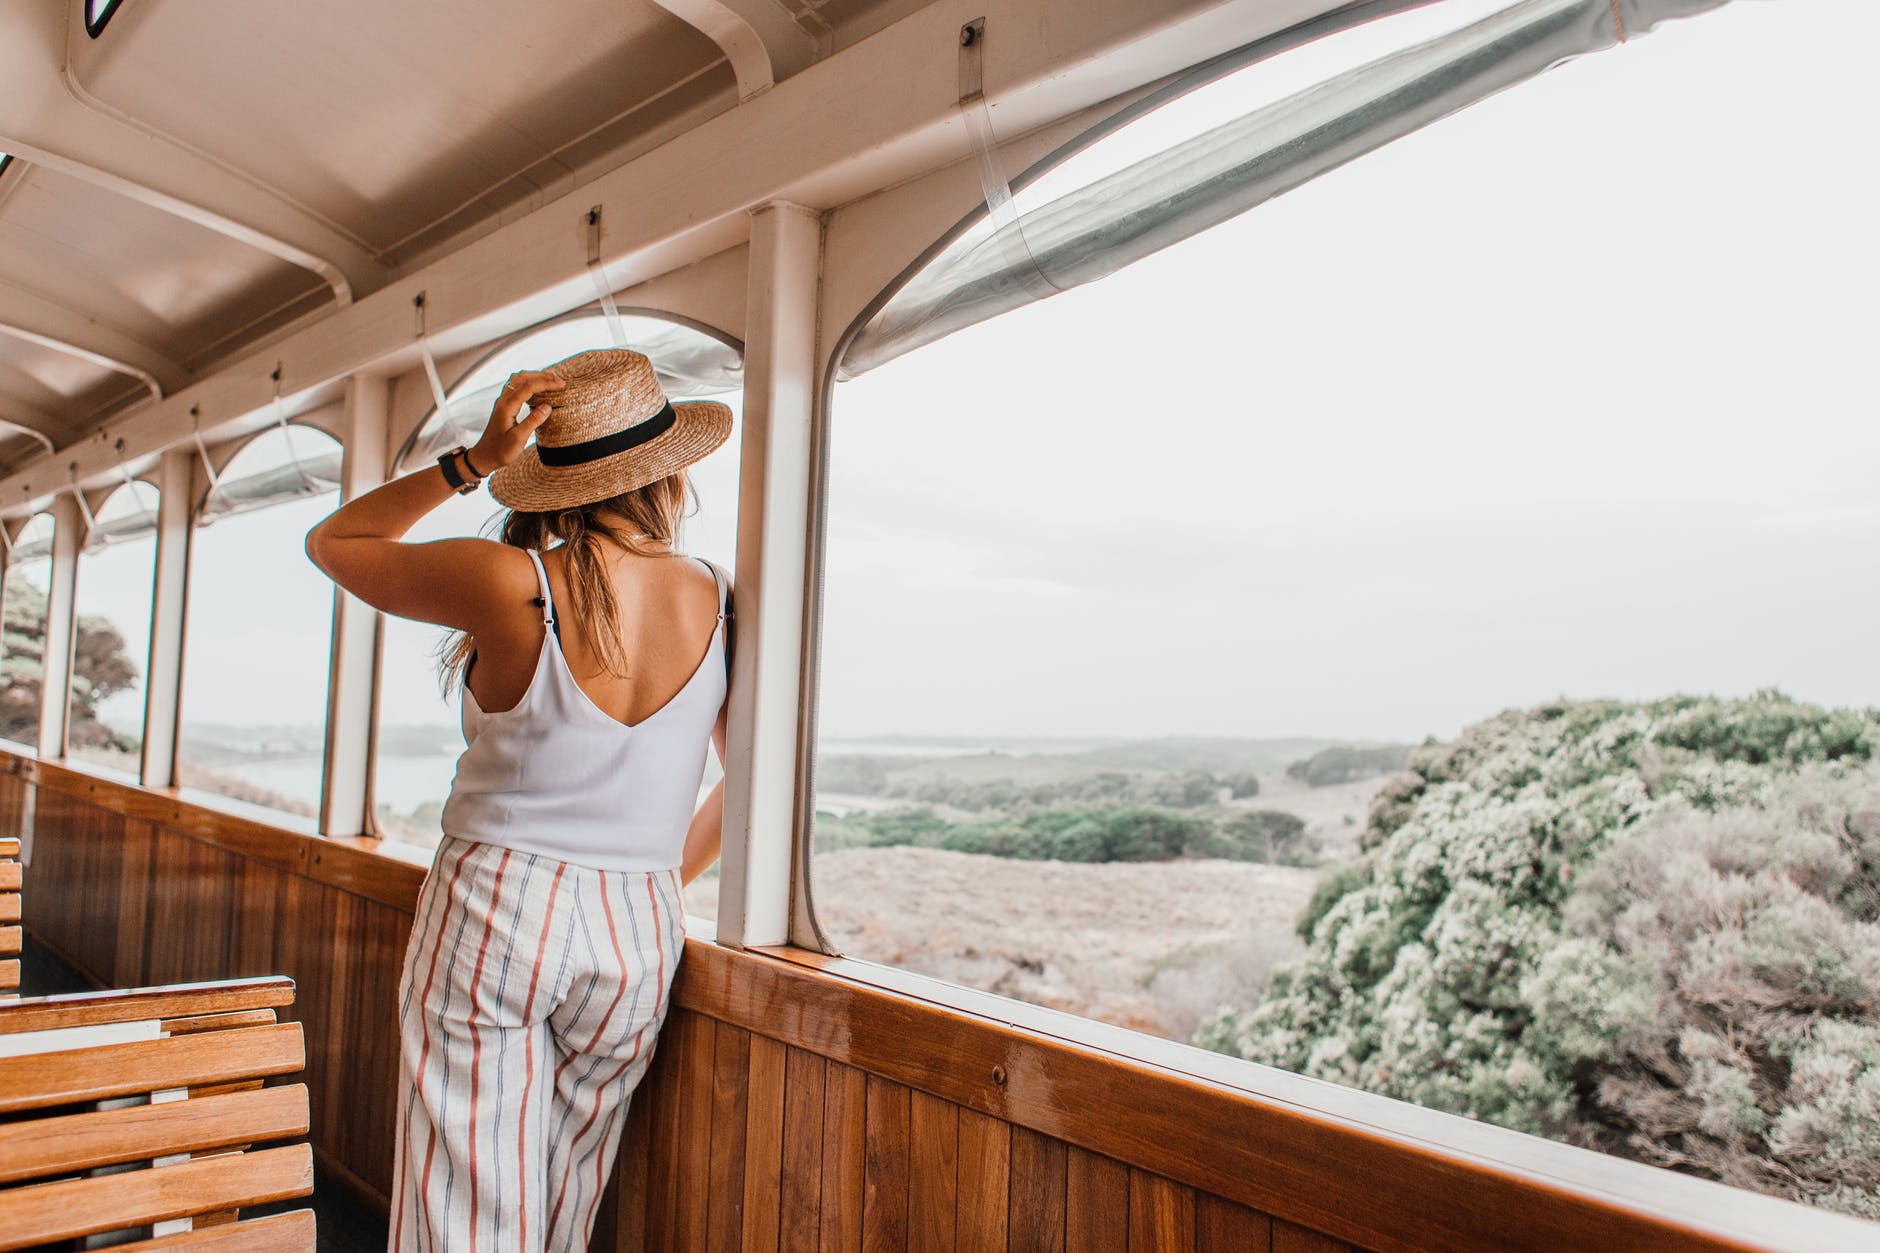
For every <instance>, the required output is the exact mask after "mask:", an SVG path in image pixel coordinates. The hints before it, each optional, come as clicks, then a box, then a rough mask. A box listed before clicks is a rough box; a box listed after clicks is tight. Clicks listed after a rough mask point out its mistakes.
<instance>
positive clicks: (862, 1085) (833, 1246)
mask: <svg viewBox="0 0 1880 1253" xmlns="http://www.w3.org/2000/svg"><path fill="white" fill-rule="evenodd" d="M867 1147H868V1076H867V1075H866V1074H864V1073H862V1072H861V1071H859V1070H857V1069H855V1067H853V1066H844V1065H841V1064H840V1063H833V1062H832V1063H830V1065H829V1067H828V1071H827V1073H826V1075H825V1077H824V1080H823V1164H822V1180H823V1182H822V1237H821V1249H822V1253H861V1248H862V1200H863V1180H862V1173H863V1165H864V1162H865V1160H866V1154H867Z"/></svg>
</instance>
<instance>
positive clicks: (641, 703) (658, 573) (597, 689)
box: [467, 546, 719, 725]
mask: <svg viewBox="0 0 1880 1253" xmlns="http://www.w3.org/2000/svg"><path fill="white" fill-rule="evenodd" d="M541 557H542V564H543V566H544V567H545V568H546V570H547V573H548V585H549V588H550V590H551V592H552V594H553V597H554V602H555V604H556V605H558V606H560V607H561V608H562V609H563V610H569V609H571V608H572V606H573V605H574V600H573V597H572V595H571V594H570V587H569V571H568V563H567V559H566V554H565V553H564V551H563V550H562V549H561V548H560V547H556V548H551V549H549V550H547V551H546V552H544V553H542V554H541ZM601 559H602V564H603V566H604V567H605V568H606V572H607V575H608V582H609V584H610V586H611V587H612V588H613V593H614V601H615V605H616V612H617V615H618V625H619V632H618V634H617V636H616V639H617V641H618V644H619V648H620V651H621V653H623V654H624V655H625V656H626V658H627V659H628V667H627V672H626V673H625V674H613V673H610V672H609V671H608V669H607V667H606V666H605V665H604V664H603V663H602V660H601V654H600V652H599V650H598V649H597V648H596V640H595V639H594V637H593V630H594V625H595V624H592V623H588V622H583V621H580V620H578V619H577V617H576V616H575V615H574V614H573V613H571V612H564V613H562V614H561V615H559V624H560V633H559V639H560V644H561V651H562V655H563V656H564V657H566V658H567V660H568V668H569V669H570V670H571V671H572V672H573V673H574V676H575V682H576V683H577V685H579V687H580V688H581V690H582V692H584V693H585V694H586V695H587V697H588V699H589V700H591V701H593V702H594V704H595V706H596V707H597V708H599V709H600V710H601V711H602V712H603V713H605V714H607V716H608V717H610V718H613V719H614V720H616V721H618V722H621V723H625V724H629V725H638V724H639V723H641V722H644V721H645V720H646V719H647V718H648V717H649V716H650V715H652V714H653V713H654V712H656V711H657V710H659V709H660V708H661V707H662V706H664V705H665V704H666V703H667V702H668V701H670V700H671V699H672V697H673V696H674V695H676V694H677V693H678V691H679V690H680V688H681V687H683V686H684V685H685V683H686V682H687V681H688V680H689V679H690V678H691V677H692V674H693V672H694V671H695V670H697V669H698V668H699V661H700V659H701V658H702V657H703V656H704V653H705V650H706V649H707V648H709V647H710V643H711V637H712V633H713V631H714V630H715V628H716V624H717V616H718V613H719V594H718V583H717V579H716V578H715V577H714V574H713V571H712V568H711V567H710V566H708V565H706V564H705V563H704V562H702V561H699V560H694V559H688V558H686V557H684V556H681V555H679V554H670V555H664V554H662V555H659V556H642V555H640V554H638V553H632V552H627V551H625V550H623V549H620V548H615V547H612V546H609V547H608V548H606V549H603V550H602V554H601ZM503 567H504V568H503V569H502V570H500V571H491V572H490V573H491V574H492V575H493V576H495V577H497V578H499V579H500V580H501V583H502V586H503V589H504V590H505V591H506V592H507V593H508V595H506V596H505V597H504V599H505V600H506V601H507V602H510V603H512V604H513V612H511V613H510V614H509V615H508V616H507V618H506V620H505V621H504V622H502V623H501V624H499V626H498V629H496V630H494V631H491V630H485V631H484V632H481V633H479V634H478V636H477V639H476V647H477V663H476V666H475V667H474V669H473V671H472V674H471V677H470V679H469V680H468V681H467V686H468V687H469V688H470V690H471V692H472V694H473V695H474V696H475V698H476V701H477V704H478V706H479V707H480V708H482V709H484V710H507V709H512V708H514V707H515V705H516V704H517V703H518V702H519V701H520V700H521V699H522V696H523V693H524V691H525V690H526V689H527V687H528V686H529V681H530V679H531V678H532V677H533V675H534V674H535V668H536V661H537V655H538V653H539V652H540V647H541V641H542V611H541V607H540V606H539V605H537V604H535V603H534V602H535V601H536V600H537V598H539V597H540V595H541V592H540V590H539V588H538V586H537V580H536V575H535V570H534V568H533V566H532V565H531V564H530V563H529V562H528V561H527V560H526V559H525V554H523V553H522V552H520V551H517V552H516V553H515V557H514V559H513V560H510V561H506V562H504V563H503Z"/></svg>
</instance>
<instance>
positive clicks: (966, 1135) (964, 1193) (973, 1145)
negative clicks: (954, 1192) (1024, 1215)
mask: <svg viewBox="0 0 1880 1253" xmlns="http://www.w3.org/2000/svg"><path fill="white" fill-rule="evenodd" d="M959 1137H960V1147H959V1154H960V1183H959V1197H958V1203H957V1212H958V1218H957V1220H956V1221H957V1223H958V1226H957V1228H956V1230H955V1233H954V1234H955V1239H956V1240H957V1242H958V1243H957V1244H956V1246H955V1247H957V1248H958V1249H959V1250H960V1253H1003V1251H1004V1249H1005V1246H1006V1204H1007V1201H1008V1199H1009V1191H1010V1187H1011V1150H1012V1126H1011V1124H1010V1123H1007V1122H1002V1121H1000V1120H999V1119H997V1118H992V1117H988V1116H987V1115H985V1114H981V1113H978V1112H977V1111H975V1110H970V1109H962V1110H961V1111H960V1131H959Z"/></svg>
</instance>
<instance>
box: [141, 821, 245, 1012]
mask: <svg viewBox="0 0 1880 1253" xmlns="http://www.w3.org/2000/svg"><path fill="white" fill-rule="evenodd" d="M156 843H157V833H156V829H155V828H154V827H152V826H151V824H150V823H148V822H140V821H136V820H134V819H127V820H126V821H125V823H124V838H123V843H122V845H121V846H120V848H119V850H118V865H117V881H118V908H117V946H116V949H115V951H114V952H113V953H112V957H111V978H110V980H109V982H110V984H111V986H113V987H138V986H140V985H143V984H147V983H149V982H151V979H150V953H149V951H148V950H149V947H150V938H149V936H148V935H147V934H146V932H147V930H148V928H149V922H150V857H151V853H152V850H153V849H154V848H155V847H156ZM280 921H281V920H280V916H279V915H278V914H277V915H276V916H275V925H276V926H279V925H280ZM267 969H268V970H269V971H272V970H274V969H275V967H268V968H267ZM256 973H262V972H259V971H258V972H256Z"/></svg>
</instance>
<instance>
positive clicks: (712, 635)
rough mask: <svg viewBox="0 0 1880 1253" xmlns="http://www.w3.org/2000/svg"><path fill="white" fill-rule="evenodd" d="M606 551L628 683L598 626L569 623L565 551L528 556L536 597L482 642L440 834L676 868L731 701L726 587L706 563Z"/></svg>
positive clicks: (577, 859) (605, 862) (633, 865)
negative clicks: (614, 666) (606, 652)
mask: <svg viewBox="0 0 1880 1253" xmlns="http://www.w3.org/2000/svg"><path fill="white" fill-rule="evenodd" d="M603 553H604V554H605V555H604V556H603V557H602V559H601V561H600V563H599V564H600V567H601V571H602V573H603V574H604V576H605V577H606V578H607V579H608V583H609V586H610V587H611V589H612V591H613V595H614V600H615V606H616V619H617V622H618V626H619V634H618V637H617V643H618V645H619V651H620V652H621V653H623V654H624V655H625V657H626V660H627V665H626V666H625V668H624V673H610V672H609V671H608V669H607V668H606V667H605V666H603V665H602V664H601V650H602V648H603V641H601V640H599V639H598V638H597V637H596V634H595V631H596V628H597V627H598V626H599V624H598V623H596V622H584V621H582V620H581V619H580V618H578V617H576V616H574V615H573V614H572V613H570V612H568V610H570V609H571V608H572V606H573V604H574V603H575V598H574V596H573V592H572V588H571V585H570V582H569V571H568V568H567V564H566V562H565V560H563V555H562V552H561V550H560V549H551V550H549V551H548V552H547V553H545V554H542V555H541V556H540V557H539V558H538V557H537V555H536V554H535V553H519V554H518V555H520V556H522V557H524V558H525V560H526V561H527V562H528V564H529V568H530V578H531V580H532V582H533V583H534V587H533V589H526V588H525V589H519V590H532V591H533V593H534V594H533V595H528V596H522V595H517V596H514V597H513V599H514V602H515V605H516V611H515V612H514V613H513V614H508V613H506V614H504V615H503V616H502V618H501V619H500V620H498V621H496V622H494V623H492V624H491V625H490V627H486V629H485V630H484V631H482V632H479V633H478V635H477V638H476V645H477V660H476V661H475V664H474V665H473V666H472V667H471V670H470V673H469V675H468V677H467V679H466V682H465V685H464V703H463V717H462V723H463V732H464V739H465V741H466V745H467V746H466V747H465V749H464V752H463V755H462V756H461V757H460V758H459V759H458V763H457V776H456V779H455V780H454V781H453V783H452V786H451V795H450V799H449V800H448V801H447V802H446V803H445V806H444V814H443V826H444V830H445V831H446V833H448V834H450V835H452V836H455V837H457V838H460V839H471V840H478V841H482V842H485V843H491V844H500V845H503V846H505V847H510V848H515V849H519V850H521V851H524V852H530V853H542V854H546V855H549V856H552V857H555V858H558V859H561V860H563V861H569V862H573V863H576V864H579V865H585V866H591V867H594V868H596V869H601V870H666V869H671V868H673V867H676V866H678V865H679V864H680V858H681V855H682V851H683V846H684V841H685V835H686V828H687V825H688V823H689V822H690V820H691V817H692V814H693V812H694V811H695V809H696V808H697V804H698V789H699V782H700V780H701V778H702V776H703V772H704V766H705V754H706V751H707V748H708V746H709V744H710V738H711V731H712V727H713V724H714V723H715V722H716V721H717V718H718V713H719V710H720V709H721V707H722V706H723V704H724V698H725V690H726V675H725V659H724V658H725V654H724V648H725V641H724V631H723V621H724V612H725V608H724V603H725V596H724V582H723V578H722V576H721V575H720V574H719V572H718V571H717V570H716V569H715V568H710V567H707V566H706V565H705V564H704V563H702V562H697V561H692V560H688V559H684V558H678V557H674V556H653V557H647V556H640V555H637V554H632V553H627V552H624V551H621V550H619V549H616V548H612V547H611V546H609V547H607V548H605V549H603ZM506 564H507V565H509V566H513V565H514V563H513V562H508V563H506ZM491 573H492V575H493V576H494V577H496V578H497V579H499V580H500V581H501V582H502V583H503V584H504V587H505V590H506V591H507V590H508V589H509V588H510V587H512V586H513V585H514V580H513V579H512V578H511V577H510V575H511V573H512V572H511V571H509V570H501V571H492V572H491ZM504 599H505V600H506V601H507V600H509V599H511V597H509V596H505V597H504ZM492 628H493V629H492ZM486 650H487V652H488V657H487V664H486V659H485V656H484V654H485V651H486ZM525 666H526V669H525V668H524V667H525ZM485 700H487V701H488V704H487V705H486V704H485V703H484V702H485Z"/></svg>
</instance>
